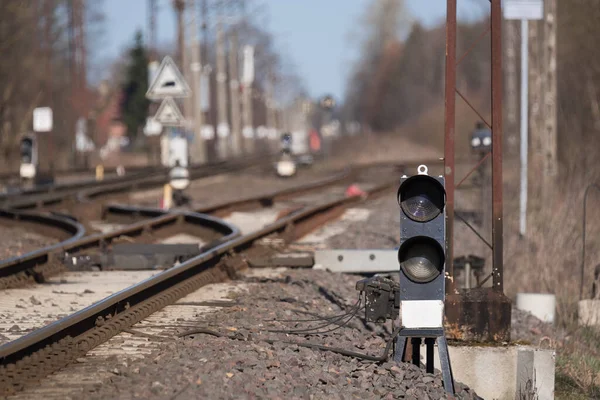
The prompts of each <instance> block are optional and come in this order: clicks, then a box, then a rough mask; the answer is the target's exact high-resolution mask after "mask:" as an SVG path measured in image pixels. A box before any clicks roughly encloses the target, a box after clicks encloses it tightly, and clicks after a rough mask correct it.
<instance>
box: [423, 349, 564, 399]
mask: <svg viewBox="0 0 600 400" xmlns="http://www.w3.org/2000/svg"><path fill="white" fill-rule="evenodd" d="M448 350H449V353H450V364H451V365H452V374H453V375H454V379H455V380H456V381H459V382H462V383H464V384H465V385H467V386H469V387H470V388H472V389H473V390H475V391H476V392H477V394H478V395H479V396H481V397H483V398H484V399H486V400H488V399H489V400H514V399H520V398H522V397H521V396H520V394H521V393H528V392H529V393H531V392H533V391H535V393H536V394H537V396H538V397H537V398H538V399H539V400H553V399H554V371H555V356H556V355H555V352H554V350H541V349H537V348H534V347H530V346H502V347H500V346H499V347H484V346H456V345H451V346H449V349H448ZM434 351H435V355H434V364H435V368H436V369H438V370H439V366H440V361H439V354H438V349H437V347H436V348H435V350H434ZM425 356H426V348H425V345H423V346H422V348H421V359H422V362H423V363H424V362H425Z"/></svg>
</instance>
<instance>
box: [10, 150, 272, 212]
mask: <svg viewBox="0 0 600 400" xmlns="http://www.w3.org/2000/svg"><path fill="white" fill-rule="evenodd" d="M269 159H270V157H268V156H267V157H266V158H265V156H261V157H258V156H251V157H247V158H244V159H240V160H235V161H229V162H225V161H220V162H217V163H214V164H205V165H200V166H197V167H193V168H192V169H191V171H190V179H192V180H194V179H200V178H204V177H207V176H210V175H214V174H218V173H226V172H231V171H237V170H240V169H244V168H249V167H252V166H260V165H262V164H263V163H266V162H267V161H268V160H269ZM168 182H169V174H168V170H166V169H165V170H164V171H161V172H157V173H156V174H153V175H151V176H143V177H142V176H138V175H135V176H129V177H124V178H113V179H110V180H104V181H101V182H88V183H85V184H82V183H79V184H73V185H65V186H59V187H55V188H53V189H52V190H49V191H45V192H39V193H35V192H23V193H21V194H8V195H5V196H4V197H2V196H0V206H1V207H2V208H11V209H19V210H27V209H33V208H37V207H41V206H50V205H55V204H59V203H61V202H64V201H66V200H67V199H69V198H73V197H74V198H75V199H77V198H78V197H79V198H85V197H86V196H87V197H88V198H91V197H99V196H102V195H109V194H114V193H119V192H126V191H132V190H137V189H144V188H149V187H156V186H160V185H164V184H166V183H168ZM2 200H3V201H2Z"/></svg>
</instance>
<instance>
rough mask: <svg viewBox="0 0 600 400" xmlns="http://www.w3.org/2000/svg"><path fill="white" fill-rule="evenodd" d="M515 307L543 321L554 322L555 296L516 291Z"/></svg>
mask: <svg viewBox="0 0 600 400" xmlns="http://www.w3.org/2000/svg"><path fill="white" fill-rule="evenodd" d="M517 308H518V309H519V310H523V311H528V312H530V313H531V315H533V316H535V317H537V318H539V319H540V320H542V321H544V322H549V323H551V324H552V323H554V314H555V309H556V296H555V295H553V294H544V293H517Z"/></svg>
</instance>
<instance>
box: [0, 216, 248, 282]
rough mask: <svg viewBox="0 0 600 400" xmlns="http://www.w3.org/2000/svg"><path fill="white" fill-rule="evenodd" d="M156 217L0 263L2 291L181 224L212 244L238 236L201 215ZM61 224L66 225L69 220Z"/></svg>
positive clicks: (234, 229)
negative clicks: (87, 253) (78, 257)
mask: <svg viewBox="0 0 600 400" xmlns="http://www.w3.org/2000/svg"><path fill="white" fill-rule="evenodd" d="M124 207H125V206H124ZM150 210H152V209H136V208H133V207H132V209H131V212H132V213H140V212H141V213H149V212H150ZM153 215H156V216H155V217H153V218H151V219H146V220H144V221H140V222H137V223H134V224H130V225H127V226H126V227H123V228H121V229H117V230H114V231H111V232H108V233H98V234H93V235H90V236H85V237H81V235H80V236H77V237H75V238H72V239H69V240H67V241H64V242H60V243H57V244H54V245H51V246H48V247H44V248H42V249H38V250H35V251H32V252H30V253H27V254H25V255H23V256H19V257H13V258H10V259H6V260H2V261H0V288H10V287H15V286H19V285H22V284H23V283H25V282H30V281H31V279H32V278H33V279H34V280H35V281H37V282H43V281H44V280H45V279H46V278H47V277H49V276H50V275H52V274H54V273H58V272H60V271H64V269H65V267H64V264H63V261H64V260H65V259H66V258H67V257H69V256H72V255H74V254H76V253H79V252H81V251H83V250H86V249H90V248H103V247H105V246H106V245H108V244H110V243H112V242H113V241H114V240H116V239H118V238H119V237H122V236H128V237H142V236H144V235H146V234H150V233H154V232H156V231H157V230H165V231H167V232H168V229H169V228H172V227H174V226H176V225H177V224H178V223H182V224H187V227H188V228H191V229H192V230H193V231H194V233H197V232H199V235H202V236H208V238H209V240H211V239H214V237H213V236H215V235H221V236H229V235H233V234H239V230H238V229H237V228H236V227H234V226H232V225H230V224H228V223H226V222H225V221H221V220H219V219H215V218H213V217H209V216H207V215H202V214H199V213H193V212H172V213H166V212H164V211H162V210H154V214H153ZM54 218H56V217H54ZM57 219H60V218H57ZM61 220H62V221H63V222H64V223H67V220H64V219H61ZM78 225H79V224H78ZM196 231H197V232H196ZM207 234H209V235H207ZM211 243H212V242H211Z"/></svg>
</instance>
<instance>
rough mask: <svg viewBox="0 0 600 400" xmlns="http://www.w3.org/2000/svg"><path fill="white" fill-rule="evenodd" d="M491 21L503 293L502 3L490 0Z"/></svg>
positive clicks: (496, 255) (497, 285) (495, 214)
mask: <svg viewBox="0 0 600 400" xmlns="http://www.w3.org/2000/svg"><path fill="white" fill-rule="evenodd" d="M491 3H492V4H491V6H492V11H491V24H492V35H491V36H492V40H491V41H492V43H491V46H492V218H493V221H492V244H493V246H494V248H493V250H492V273H493V278H492V281H493V287H494V289H495V290H498V291H500V292H504V265H503V262H504V261H503V258H502V251H503V238H502V232H503V229H502V5H501V0H492V2H491Z"/></svg>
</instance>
